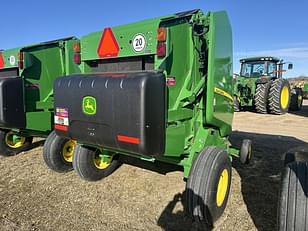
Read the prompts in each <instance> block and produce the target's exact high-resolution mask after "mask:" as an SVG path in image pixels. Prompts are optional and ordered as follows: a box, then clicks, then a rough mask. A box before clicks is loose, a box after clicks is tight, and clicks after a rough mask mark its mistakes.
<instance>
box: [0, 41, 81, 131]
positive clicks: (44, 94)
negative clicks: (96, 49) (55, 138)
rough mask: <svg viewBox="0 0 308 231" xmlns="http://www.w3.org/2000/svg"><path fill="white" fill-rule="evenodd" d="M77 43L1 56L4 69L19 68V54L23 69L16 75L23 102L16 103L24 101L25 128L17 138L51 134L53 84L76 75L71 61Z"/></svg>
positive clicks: (16, 50)
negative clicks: (18, 78)
mask: <svg viewBox="0 0 308 231" xmlns="http://www.w3.org/2000/svg"><path fill="white" fill-rule="evenodd" d="M77 42H79V40H78V39H76V38H74V37H71V38H65V39H60V40H55V41H50V42H45V43H39V44H33V45H30V46H24V47H20V48H13V49H8V50H5V51H2V52H1V53H2V55H3V58H4V62H5V66H4V68H19V67H18V59H19V57H18V55H19V52H22V53H23V58H24V59H23V61H24V66H23V68H22V69H19V75H20V77H21V78H23V80H24V81H23V82H24V92H23V93H24V98H23V99H20V100H22V101H24V110H25V112H26V128H25V129H21V130H18V131H19V132H20V133H21V134H26V135H30V136H31V135H33V136H46V135H47V134H48V133H49V132H50V131H52V129H53V101H54V100H53V81H54V80H55V79H56V78H57V77H59V76H64V75H68V74H73V73H80V68H79V65H77V64H75V63H74V61H73V58H74V52H73V45H74V44H75V43H77ZM13 130H16V129H14V128H13ZM16 131H17V130H16Z"/></svg>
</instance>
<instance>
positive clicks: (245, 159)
mask: <svg viewBox="0 0 308 231" xmlns="http://www.w3.org/2000/svg"><path fill="white" fill-rule="evenodd" d="M251 145H252V142H251V140H248V139H245V140H243V142H242V146H241V150H240V161H241V163H242V164H249V162H250V160H251V158H252V148H251Z"/></svg>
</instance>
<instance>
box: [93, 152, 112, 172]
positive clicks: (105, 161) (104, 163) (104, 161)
mask: <svg viewBox="0 0 308 231" xmlns="http://www.w3.org/2000/svg"><path fill="white" fill-rule="evenodd" d="M111 162H112V156H110V157H109V158H101V157H100V153H99V152H96V153H95V158H94V164H95V167H97V168H98V169H106V168H108V167H109V165H110V164H111Z"/></svg>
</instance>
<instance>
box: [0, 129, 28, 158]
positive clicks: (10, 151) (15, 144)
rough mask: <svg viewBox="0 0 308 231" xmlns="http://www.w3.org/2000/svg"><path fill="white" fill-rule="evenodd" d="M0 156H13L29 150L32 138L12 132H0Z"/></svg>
mask: <svg viewBox="0 0 308 231" xmlns="http://www.w3.org/2000/svg"><path fill="white" fill-rule="evenodd" d="M0 140H1V141H0V155H2V156H14V155H17V154H18V153H20V152H23V151H26V150H28V149H29V148H30V146H31V144H32V141H33V137H24V136H20V135H17V134H16V133H15V132H13V131H5V130H0Z"/></svg>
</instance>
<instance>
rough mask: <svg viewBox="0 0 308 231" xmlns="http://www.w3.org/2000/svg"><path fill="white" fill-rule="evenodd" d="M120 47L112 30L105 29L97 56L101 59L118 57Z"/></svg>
mask: <svg viewBox="0 0 308 231" xmlns="http://www.w3.org/2000/svg"><path fill="white" fill-rule="evenodd" d="M118 53H119V45H118V43H117V40H116V38H115V37H114V34H113V32H112V30H111V28H105V29H104V32H103V35H102V38H101V40H100V42H99V45H98V48H97V54H98V56H99V57H100V58H108V57H117V56H118Z"/></svg>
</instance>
